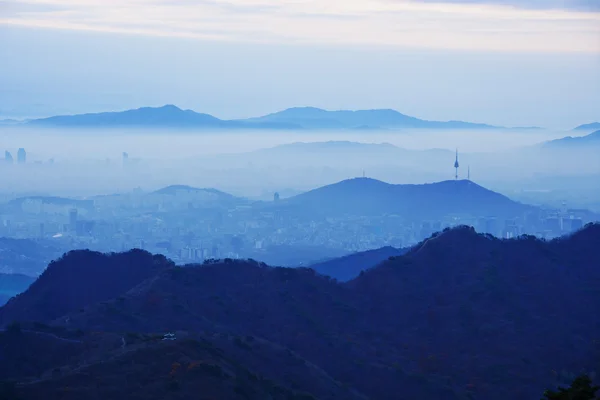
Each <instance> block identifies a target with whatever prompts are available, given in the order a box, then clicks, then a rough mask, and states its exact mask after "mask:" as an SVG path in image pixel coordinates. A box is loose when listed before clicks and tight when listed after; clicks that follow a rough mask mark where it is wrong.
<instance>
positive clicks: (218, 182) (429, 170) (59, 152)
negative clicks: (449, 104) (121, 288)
mask: <svg viewBox="0 0 600 400" xmlns="http://www.w3.org/2000/svg"><path fill="white" fill-rule="evenodd" d="M0 131H1V132H2V137H3V141H2V144H3V145H4V146H5V148H4V150H6V151H9V152H10V153H11V154H13V155H14V156H15V157H16V152H17V149H18V148H24V149H25V150H26V152H27V162H28V164H31V165H24V166H12V167H10V169H7V168H9V166H8V165H2V166H0V167H1V168H2V170H3V172H4V173H2V174H1V175H0V182H1V183H2V187H3V188H4V190H3V192H4V193H6V194H9V193H13V194H15V195H24V194H44V195H60V196H77V197H82V196H84V197H85V196H91V195H98V194H109V193H110V194H112V193H116V192H120V191H130V190H133V189H134V188H141V189H143V190H147V191H150V190H156V189H159V188H161V187H164V186H168V185H170V184H182V185H190V186H195V187H211V188H217V189H220V190H224V191H229V192H231V193H234V194H236V195H239V196H244V197H257V196H260V195H261V194H262V193H263V192H275V191H282V190H292V191H296V192H297V191H305V190H308V189H313V188H316V187H318V186H323V185H326V184H330V183H334V182H337V181H339V180H343V179H347V178H352V177H356V176H362V175H363V172H364V173H365V174H366V175H367V176H369V177H372V178H375V179H380V180H383V181H386V182H389V183H426V182H435V181H440V180H446V179H451V178H452V177H453V176H454V169H453V168H452V167H453V163H454V158H455V151H456V150H457V149H458V151H459V155H460V161H461V165H462V168H461V169H460V171H459V173H460V177H461V178H467V175H469V176H472V179H473V180H475V181H476V182H479V183H480V184H483V185H484V186H487V187H490V188H492V189H498V190H499V191H501V192H504V193H506V194H509V193H510V194H512V195H515V194H516V193H519V192H522V191H529V190H534V191H559V190H561V189H563V191H566V193H562V194H560V195H557V196H556V197H552V196H551V195H550V194H549V195H548V196H546V197H545V198H544V197H539V198H537V199H536V200H535V201H536V202H541V203H544V202H547V203H553V202H554V203H555V202H556V201H566V200H570V203H573V202H575V204H571V205H576V206H578V207H579V206H583V205H586V206H593V207H597V206H598V203H599V201H598V200H599V199H600V196H598V197H595V198H590V197H589V196H590V191H597V185H594V182H597V179H598V177H599V176H600V157H597V154H598V153H597V151H598V149H597V146H592V147H585V146H580V147H578V148H577V149H572V148H564V149H563V148H544V147H543V144H544V143H545V142H548V141H550V140H555V139H559V138H562V137H565V136H575V137H577V136H584V135H585V134H586V132H585V131H584V132H581V131H575V132H568V131H567V132H565V131H556V130H554V131H552V130H546V129H518V128H517V129H511V130H508V129H494V130H489V129H486V130H442V131H439V130H437V131H436V130H429V129H401V130H383V129H378V130H368V129H361V130H359V131H352V130H343V131H331V130H329V131H328V130H324V131H319V130H308V131H297V130H296V131H294V130H291V131H289V130H288V131H286V130H259V129H256V130H252V131H250V132H247V131H228V130H219V131H214V130H213V131H211V130H180V129H141V128H137V129H135V128H115V129H85V128H66V129H65V128H63V129H56V128H36V127H27V126H18V127H15V126H5V127H0ZM300 143H305V144H312V146H313V148H308V147H306V146H304V147H301V146H299V144H300ZM349 144H355V146H349ZM359 144H364V145H368V144H372V145H375V144H376V145H379V146H363V147H361V146H359ZM286 145H287V146H286ZM386 145H387V146H389V147H390V148H391V146H395V147H396V148H397V149H395V150H397V153H393V152H390V151H389V150H390V149H387V151H385V147H386ZM317 149H318V151H315V150H317ZM382 151H384V152H385V153H386V155H385V157H383V158H382V154H381V152H382ZM123 152H126V153H127V154H128V156H129V158H130V163H129V165H123V155H122V153H123ZM292 177H293V178H292ZM572 178H576V179H575V180H574V181H571V182H569V183H568V188H564V185H565V183H566V182H568V181H569V180H571V179H572ZM520 195H521V194H518V195H516V196H517V197H519V196H520ZM560 196H562V197H563V198H562V200H561V199H559V197H560ZM595 196H596V195H595Z"/></svg>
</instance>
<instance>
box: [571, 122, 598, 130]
mask: <svg viewBox="0 0 600 400" xmlns="http://www.w3.org/2000/svg"><path fill="white" fill-rule="evenodd" d="M599 129H600V122H592V123H591V124H583V125H579V126H578V127H576V128H575V129H573V130H575V131H595V130H599Z"/></svg>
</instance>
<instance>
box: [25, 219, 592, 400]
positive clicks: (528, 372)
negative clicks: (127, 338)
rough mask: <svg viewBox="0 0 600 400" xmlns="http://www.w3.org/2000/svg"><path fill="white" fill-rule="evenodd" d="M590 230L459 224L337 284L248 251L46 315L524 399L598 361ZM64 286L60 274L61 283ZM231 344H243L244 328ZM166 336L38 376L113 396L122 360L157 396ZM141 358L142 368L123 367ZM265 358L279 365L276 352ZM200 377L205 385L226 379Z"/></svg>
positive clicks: (375, 392)
mask: <svg viewBox="0 0 600 400" xmlns="http://www.w3.org/2000/svg"><path fill="white" fill-rule="evenodd" d="M599 242H600V225H589V226H586V227H585V228H584V229H583V230H582V231H580V232H577V233H575V234H573V235H571V236H569V237H565V238H561V239H559V240H553V241H548V242H547V241H541V240H537V239H535V238H533V237H522V238H519V239H513V240H499V239H494V238H492V237H490V236H487V235H479V234H477V233H475V232H474V231H473V229H472V228H468V227H459V228H455V229H452V230H448V231H445V232H443V233H440V234H436V235H433V236H432V237H431V238H429V239H427V240H425V241H423V242H422V243H421V244H419V245H417V246H415V247H414V248H412V249H411V250H410V251H408V252H407V253H406V254H405V255H402V256H398V257H393V258H391V259H389V260H387V261H384V262H383V263H381V264H380V265H378V266H377V267H375V268H372V269H369V270H368V271H366V272H365V273H364V274H361V276H359V277H358V278H356V279H354V280H352V281H350V282H348V283H345V284H340V283H336V282H334V281H332V280H330V279H328V278H326V277H323V276H320V275H318V274H315V272H314V271H313V270H310V269H304V268H298V269H287V268H270V267H268V266H266V265H264V264H259V263H256V262H246V261H233V260H225V261H223V262H217V263H207V264H205V265H202V266H188V267H187V268H178V267H174V268H167V269H165V270H162V271H161V272H160V271H159V272H158V273H157V274H155V275H154V277H150V278H149V279H146V280H145V281H143V282H142V283H140V284H139V285H137V286H135V287H134V288H132V289H130V290H128V291H127V292H126V293H123V294H121V295H119V298H116V299H114V300H111V301H107V302H104V303H97V304H94V305H90V306H88V307H87V308H86V309H84V310H83V311H80V310H73V311H72V312H71V313H70V314H69V316H68V317H69V318H64V317H60V318H58V319H57V320H56V321H55V324H59V325H62V326H65V327H67V328H68V329H83V330H84V331H95V332H98V331H102V332H105V334H109V333H106V332H113V334H115V335H119V334H120V332H139V333H140V334H142V336H144V335H147V334H150V333H153V332H173V331H188V332H215V333H218V334H217V336H222V335H229V336H230V337H232V336H237V337H238V338H239V337H241V338H246V337H249V336H252V337H254V338H259V340H260V341H262V340H266V341H268V342H270V343H273V344H276V345H280V346H283V347H284V348H289V349H290V350H291V351H292V352H293V353H295V354H297V355H298V356H299V357H301V358H303V359H305V360H307V361H308V362H309V363H311V364H314V365H317V366H318V367H319V368H320V369H322V370H323V371H324V372H325V373H326V374H327V375H329V376H331V377H332V378H333V379H335V380H336V381H339V382H341V383H342V384H343V385H346V386H349V387H352V388H355V389H357V390H358V391H359V392H361V393H364V394H365V395H366V396H368V397H369V398H372V399H407V400H408V399H414V398H423V399H441V398H444V399H459V398H460V399H462V398H474V399H486V400H504V399H507V398H510V399H514V400H525V399H527V400H529V399H531V398H535V397H536V396H539V393H542V392H543V390H544V389H546V388H551V387H555V386H556V385H558V384H562V383H563V380H568V379H571V378H570V373H576V372H578V371H580V370H581V369H586V370H593V369H594V368H597V360H598V359H599V357H600V348H599V347H598V343H599V339H600V315H599V314H598V313H595V312H594V311H593V310H592V309H590V307H589V306H590V304H599V303H600V291H599V290H598V288H599V287H600V270H599V269H598V265H600V252H598V251H597V244H598V243H599ZM146 262H147V261H146ZM114 268H115V269H116V270H117V271H118V270H119V269H118V267H116V266H115V267H114ZM49 270H52V269H51V268H49ZM40 280H41V278H40ZM75 284H76V283H75V282H73V281H70V282H67V285H66V286H64V287H63V290H69V289H70V287H69V285H75ZM106 284H107V283H101V284H100V285H98V287H99V288H102V287H104V285H106ZM41 289H42V288H38V289H37V290H41ZM32 290H33V286H32V288H30V289H29V290H28V292H29V291H32ZM25 294H27V292H26V293H25ZM23 296H24V295H23ZM23 296H20V297H21V298H25V297H23ZM104 297H106V296H104ZM20 301H21V300H20V298H19V297H18V298H17V299H15V300H14V301H13V302H15V303H19V302H20ZM38 307H39V305H38ZM53 314H56V313H53ZM240 340H241V341H240ZM233 342H234V343H236V342H237V345H238V347H240V348H246V349H248V347H247V345H248V340H246V341H244V340H243V339H238V340H237V341H235V340H234V341H233ZM178 343H179V342H178ZM127 346H129V344H126V345H125V349H127ZM160 346H162V344H160ZM165 346H167V347H166V348H163V347H161V350H153V349H154V347H153V346H150V347H147V348H145V349H140V351H143V352H145V351H148V352H149V353H142V354H140V355H139V356H135V355H134V354H133V353H131V357H133V358H129V357H130V356H129V355H127V354H129V353H126V354H124V355H123V356H118V357H117V358H119V357H125V358H123V360H125V361H124V362H123V363H122V364H124V365H125V364H127V365H130V366H132V367H131V369H121V367H120V366H119V365H120V364H121V363H116V364H114V363H113V361H115V362H116V360H117V358H111V357H108V359H107V360H105V364H104V365H109V366H110V368H108V370H101V369H100V370H98V369H84V372H85V373H84V374H83V375H76V374H75V372H77V371H73V372H69V373H68V376H69V378H68V379H69V380H65V381H61V380H60V379H59V380H57V381H54V383H48V385H54V386H51V387H52V388H55V389H52V390H57V389H56V388H57V387H64V386H65V384H66V383H68V386H69V387H71V386H73V387H74V388H75V387H81V386H82V385H84V386H85V383H86V382H89V380H85V379H88V378H87V377H88V376H90V375H91V376H106V377H107V379H106V382H108V383H110V384H108V387H112V388H114V393H115V396H116V395H118V394H119V393H120V394H122V393H124V392H126V391H129V390H131V389H132V388H131V387H130V386H129V383H128V382H125V381H123V375H127V373H129V372H130V373H132V375H131V376H132V380H133V381H136V382H137V381H140V380H144V381H148V382H153V383H152V385H150V386H149V387H151V388H153V390H152V391H156V392H157V393H159V394H164V392H162V391H161V390H162V389H161V388H162V386H160V387H159V386H155V385H159V384H161V382H162V383H165V381H164V378H165V374H168V372H161V371H163V369H164V368H163V367H164V365H165V363H166V359H168V360H169V363H172V362H175V361H176V359H174V358H175V357H174V356H168V357H166V359H164V358H161V357H162V356H160V354H162V353H165V354H173V355H175V354H180V355H181V354H183V355H189V354H188V352H189V351H192V350H191V349H188V348H187V347H177V346H179V345H175V346H176V347H174V348H175V349H176V350H175V353H172V352H171V351H172V350H170V349H171V348H170V347H169V344H165ZM182 346H187V344H182ZM219 346H220V345H219ZM224 346H225V345H224ZM225 347H226V346H225ZM135 349H136V348H132V349H131V350H132V351H133V350H135ZM248 351H251V350H248ZM266 351H267V350H266V349H265V350H264V352H266ZM252 352H253V354H255V355H256V356H251V355H248V356H247V358H244V356H241V355H240V354H241V353H236V354H237V355H236V356H235V357H234V359H236V360H241V361H239V362H240V364H245V363H251V362H252V361H251V360H256V358H257V357H260V354H262V353H263V351H257V352H254V350H252ZM198 356H200V355H198ZM138 357H139V358H138ZM189 357H190V358H191V357H192V356H189ZM193 357H196V356H195V355H194V356H193ZM269 357H270V356H269ZM136 360H139V361H136ZM106 362H108V364H106ZM178 362H180V361H178ZM280 363H281V364H280ZM144 364H148V365H149V366H150V367H149V371H146V372H143V371H140V370H139V369H136V368H134V366H137V365H144ZM180 364H182V365H184V363H182V362H180ZM267 364H269V365H271V368H272V369H274V368H276V367H278V366H279V367H280V368H284V365H285V368H288V367H287V365H288V364H284V363H283V362H282V361H278V362H275V361H273V362H269V363H265V365H267ZM161 365H162V366H161ZM167 365H168V364H167ZM185 365H187V364H185ZM219 365H222V366H223V369H225V367H224V364H221V361H219ZM84 368H85V367H84ZM93 368H102V367H101V366H98V367H93ZM265 368H267V367H266V366H265ZM152 371H155V372H152ZM556 371H565V372H564V373H562V372H556ZM272 373H275V372H272ZM299 374H304V375H306V374H305V373H304V372H299ZM71 375H73V376H71ZM57 379H58V378H57ZM202 379H204V378H202ZM282 379H283V381H285V382H288V383H289V382H290V381H291V380H293V379H287V380H286V379H285V378H282ZM154 382H156V383H154ZM188 384H190V385H193V384H192V383H191V382H187V381H184V382H182V386H181V387H182V388H184V392H183V393H185V394H187V389H185V388H187V387H188V386H187V385H188ZM206 384H207V385H208V387H213V386H214V387H215V390H217V389H218V390H226V388H228V387H229V386H227V385H225V389H220V388H221V386H220V385H221V384H222V383H219V382H215V383H206ZM305 385H308V383H304V384H302V385H300V387H306V386H305ZM34 386H35V385H34ZM309 386H310V385H309ZM191 387H192V388H193V390H197V389H195V386H191ZM47 388H48V387H44V386H39V389H35V390H40V391H39V392H32V393H41V392H42V391H43V390H45V389H47ZM32 390H34V389H32ZM102 390H105V389H104V388H103V389H102ZM133 390H135V391H136V393H138V394H139V395H140V396H143V394H144V393H143V392H137V390H141V389H133ZM221 393H223V394H222V395H226V393H228V392H219V394H221ZM317 397H318V398H321V396H317ZM34 398H35V397H34ZM115 398H118V397H115ZM325 398H326V397H325Z"/></svg>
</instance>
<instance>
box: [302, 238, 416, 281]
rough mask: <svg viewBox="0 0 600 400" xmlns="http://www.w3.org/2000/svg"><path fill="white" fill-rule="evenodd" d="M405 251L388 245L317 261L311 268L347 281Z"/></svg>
mask: <svg viewBox="0 0 600 400" xmlns="http://www.w3.org/2000/svg"><path fill="white" fill-rule="evenodd" d="M405 252H406V250H405V249H396V248H394V247H390V246H388V247H382V248H380V249H375V250H368V251H362V252H359V253H354V254H349V255H347V256H344V257H340V258H334V259H333V260H327V261H324V262H320V263H316V264H313V265H311V266H310V267H309V268H312V269H314V270H315V271H317V272H318V273H319V274H321V275H326V276H330V277H332V278H334V279H337V280H338V281H340V282H346V281H349V280H352V279H354V278H356V277H358V275H360V273H361V271H365V270H367V269H370V268H373V267H375V266H376V265H378V264H379V263H381V262H383V261H385V260H387V259H388V258H390V257H396V256H400V255H402V254H404V253H405Z"/></svg>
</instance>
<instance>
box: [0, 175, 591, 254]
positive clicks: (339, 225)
mask: <svg viewBox="0 0 600 400" xmlns="http://www.w3.org/2000/svg"><path fill="white" fill-rule="evenodd" d="M277 202H279V197H278V196H277V195H275V196H274V203H277ZM590 218H591V217H590V214H589V212H587V211H585V210H569V209H567V208H566V206H563V208H562V209H560V210H538V209H536V211H532V212H530V213H528V214H524V215H520V216H515V217H514V218H511V219H500V218H497V217H493V216H476V215H475V216H458V215H448V216H445V217H443V218H440V219H438V220H428V221H418V222H415V221H409V220H407V219H406V217H405V216H400V215H381V216H346V217H338V218H321V219H315V220H312V219H310V218H307V217H302V216H298V215H297V214H294V213H288V212H287V211H286V208H285V207H267V206H265V205H264V204H263V205H262V206H259V205H256V204H252V203H250V202H244V201H240V200H239V199H237V200H236V199H235V198H233V197H231V196H228V195H226V194H224V193H220V192H217V191H210V190H209V191H205V190H197V189H191V188H186V187H177V186H173V187H170V188H165V189H163V190H161V191H158V192H153V193H144V192H142V191H140V190H136V191H133V192H131V193H127V194H122V195H113V196H98V197H95V198H93V199H89V200H69V199H62V198H51V197H32V198H25V199H13V200H11V201H7V202H5V203H4V204H1V205H0V236H4V237H13V238H29V239H36V240H41V241H48V242H52V243H53V244H54V245H55V246H58V247H61V248H64V249H65V251H66V250H70V249H74V248H90V249H93V250H98V251H123V250H127V249H130V248H142V249H145V250H148V251H150V252H153V253H162V254H165V255H166V256H168V257H170V258H172V259H174V260H175V261H177V262H182V263H186V262H201V261H203V260H205V259H211V258H225V257H230V258H237V257H242V258H255V259H261V258H267V257H266V256H267V255H273V253H276V252H278V251H280V252H285V251H288V252H289V251H290V249H302V250H296V251H303V252H306V254H307V255H306V257H307V261H310V258H311V254H312V253H311V251H313V250H314V251H315V253H314V254H328V253H327V251H331V252H332V254H334V253H335V254H339V253H347V252H354V251H363V250H368V249H373V248H379V247H383V246H393V247H407V246H412V245H414V244H416V243H418V242H419V241H421V240H423V239H425V238H427V237H429V236H430V235H431V234H433V233H434V232H438V231H441V230H443V229H445V228H448V227H453V226H457V225H470V226H473V227H475V229H476V230H477V231H478V232H482V233H488V234H491V235H494V236H497V237H502V238H513V237H517V236H520V235H522V234H531V235H536V236H538V237H542V238H546V239H551V238H554V237H557V236H560V235H563V234H566V233H569V232H573V231H575V230H578V229H580V228H581V227H582V226H583V225H584V224H585V223H587V222H590V221H591V219H590ZM317 250H319V251H317ZM323 252H324V253H323ZM315 257H317V256H316V255H315Z"/></svg>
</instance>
